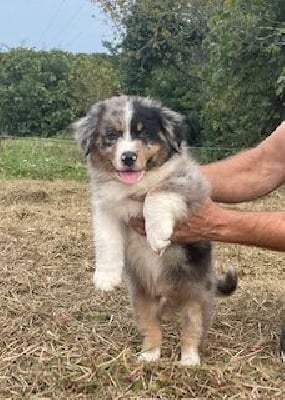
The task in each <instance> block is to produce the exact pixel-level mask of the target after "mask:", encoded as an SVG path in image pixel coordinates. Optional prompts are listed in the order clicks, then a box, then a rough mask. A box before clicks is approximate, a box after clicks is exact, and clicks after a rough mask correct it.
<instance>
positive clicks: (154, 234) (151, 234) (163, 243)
mask: <svg viewBox="0 0 285 400" xmlns="http://www.w3.org/2000/svg"><path fill="white" fill-rule="evenodd" d="M167 231H168V232H165V229H163V227H161V228H160V226H156V227H155V228H154V227H151V226H150V227H148V226H147V224H146V238H147V241H148V243H149V244H150V247H151V248H152V250H153V251H154V252H155V253H156V254H158V255H159V256H162V254H163V253H164V252H165V250H166V249H167V247H168V246H169V245H170V244H171V241H170V237H171V235H172V229H168V230H167Z"/></svg>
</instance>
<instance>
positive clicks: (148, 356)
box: [138, 348, 160, 362]
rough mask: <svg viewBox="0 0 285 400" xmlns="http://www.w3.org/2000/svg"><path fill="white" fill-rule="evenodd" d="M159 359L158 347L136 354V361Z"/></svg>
mask: <svg viewBox="0 0 285 400" xmlns="http://www.w3.org/2000/svg"><path fill="white" fill-rule="evenodd" d="M159 359H160V349H159V348H156V349H151V350H147V351H144V352H142V353H141V354H140V355H139V356H138V361H142V362H154V361H158V360H159Z"/></svg>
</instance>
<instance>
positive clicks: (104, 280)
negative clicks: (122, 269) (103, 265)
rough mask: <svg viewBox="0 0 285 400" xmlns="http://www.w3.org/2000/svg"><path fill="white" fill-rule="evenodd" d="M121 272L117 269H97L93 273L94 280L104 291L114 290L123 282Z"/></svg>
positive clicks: (97, 287)
mask: <svg viewBox="0 0 285 400" xmlns="http://www.w3.org/2000/svg"><path fill="white" fill-rule="evenodd" d="M121 281H122V278H121V273H117V272H116V271H111V272H110V271H104V272H102V271H97V270H96V271H95V272H94V274H93V282H94V285H95V288H96V289H98V290H103V291H111V290H114V289H115V288H116V287H118V286H119V285H120V284H121Z"/></svg>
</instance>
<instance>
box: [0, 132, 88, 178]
mask: <svg viewBox="0 0 285 400" xmlns="http://www.w3.org/2000/svg"><path fill="white" fill-rule="evenodd" d="M82 161H83V157H82V154H81V153H80V151H79V149H78V148H77V146H76V144H75V142H74V141H73V140H59V139H42V138H23V139H13V140H12V139H6V140H3V139H2V140H1V136H0V179H1V178H4V179H40V180H49V181H52V180H55V179H70V180H77V181H82V180H85V179H86V170H85V167H84V164H83V163H82Z"/></svg>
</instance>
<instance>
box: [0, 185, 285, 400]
mask: <svg viewBox="0 0 285 400" xmlns="http://www.w3.org/2000/svg"><path fill="white" fill-rule="evenodd" d="M35 193H36V195H35ZM39 193H42V194H43V193H44V195H38V194H39ZM41 196H42V197H41ZM243 207H246V208H252V207H253V205H252V204H247V205H244V206H243ZM254 207H255V208H257V209H261V208H262V209H263V208H267V209H283V210H284V209H285V195H284V191H283V192H276V193H275V194H272V195H271V196H269V197H268V198H267V199H264V200H262V201H259V202H257V203H255V204H254ZM90 222H91V214H90V203H89V192H88V188H87V185H85V184H80V183H74V182H52V183H47V182H4V181H2V182H1V195H0V250H1V259H0V266H1V275H0V283H1V285H0V324H1V336H0V345H1V346H0V369H1V376H0V398H13V399H14V398H19V399H25V398H27V399H44V398H45V399H131V398H132V399H142V398H155V399H182V398H183V397H184V398H200V399H222V398H224V399H283V398H284V396H285V387H284V373H285V366H282V365H281V363H280V361H279V358H278V335H279V315H280V311H281V306H282V296H284V280H285V270H284V265H285V263H284V261H285V260H284V255H283V254H281V253H274V252H269V251H262V250H260V249H254V248H246V247H240V246H225V245H219V246H217V247H216V257H217V262H216V265H217V269H218V270H219V271H221V270H223V269H226V268H227V267H228V266H229V265H232V266H234V267H235V268H236V269H237V270H238V272H239V276H240V284H239V288H238V290H237V293H236V295H234V296H233V297H231V298H230V299H219V300H217V304H216V310H215V315H214V319H213V325H212V328H211V330H210V333H209V335H208V339H207V341H206V343H205V347H204V349H203V352H202V355H203V366H202V367H201V368H197V369H192V370H191V369H187V368H182V367H180V366H179V364H178V362H177V359H178V355H179V343H178V341H177V340H176V326H174V325H167V326H166V332H165V333H166V335H165V342H164V348H163V359H162V361H161V362H160V363H159V364H152V365H142V364H139V363H137V362H136V357H135V354H136V352H137V351H139V344H140V338H139V335H138V334H137V331H136V329H135V328H134V325H133V320H132V313H131V309H130V306H129V302H128V299H127V294H126V290H125V288H124V287H122V288H121V289H118V290H117V291H115V292H113V293H110V294H101V293H97V292H96V291H95V290H94V289H93V287H92V282H91V271H92V259H93V250H92V244H91V225H90Z"/></svg>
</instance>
